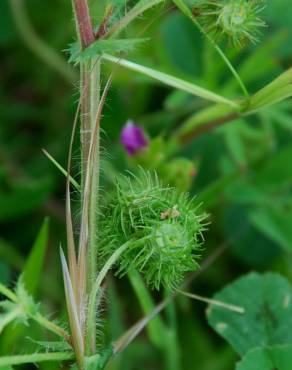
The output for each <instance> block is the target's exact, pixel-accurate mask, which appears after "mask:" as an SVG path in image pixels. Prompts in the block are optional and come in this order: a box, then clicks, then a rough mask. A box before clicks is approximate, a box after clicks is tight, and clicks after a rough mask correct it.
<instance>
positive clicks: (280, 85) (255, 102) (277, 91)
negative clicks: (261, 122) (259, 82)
mask: <svg viewBox="0 0 292 370" xmlns="http://www.w3.org/2000/svg"><path fill="white" fill-rule="evenodd" d="M291 96H292V68H290V69H288V70H287V71H285V72H283V73H282V74H281V75H280V76H278V77H277V78H276V79H275V80H274V81H272V82H271V83H270V84H268V85H267V86H265V87H264V88H263V89H261V90H260V91H258V92H257V93H256V94H254V95H253V96H252V97H251V100H250V105H249V109H248V110H249V111H254V110H257V109H259V108H263V107H267V106H269V105H272V104H275V103H278V102H280V101H282V100H284V99H287V98H289V97H291Z"/></svg>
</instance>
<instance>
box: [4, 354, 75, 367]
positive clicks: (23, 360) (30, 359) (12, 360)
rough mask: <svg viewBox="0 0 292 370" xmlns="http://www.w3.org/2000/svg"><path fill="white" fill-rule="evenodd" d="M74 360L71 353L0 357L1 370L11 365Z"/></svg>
mask: <svg viewBox="0 0 292 370" xmlns="http://www.w3.org/2000/svg"><path fill="white" fill-rule="evenodd" d="M73 358H74V354H73V353H71V352H57V353H53V352H52V353H32V354H27V355H14V356H3V357H0V369H1V368H2V367H7V366H10V365H21V364H30V363H38V362H44V361H57V362H60V361H68V360H72V359H73Z"/></svg>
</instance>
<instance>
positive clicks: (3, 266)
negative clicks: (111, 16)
mask: <svg viewBox="0 0 292 370" xmlns="http://www.w3.org/2000/svg"><path fill="white" fill-rule="evenodd" d="M92 3H93V4H92V6H93V8H94V10H95V14H96V15H97V20H98V14H99V6H100V4H98V3H97V2H96V3H95V2H92ZM289 3H290V1H289V0H281V1H272V0H269V1H268V2H267V7H266V9H265V20H266V22H267V24H268V28H267V29H265V30H264V31H263V37H262V39H261V42H260V44H259V45H256V46H250V47H248V48H247V49H244V51H238V50H236V49H232V48H231V50H230V47H229V50H230V55H229V56H230V58H231V60H232V61H233V63H234V64H235V65H236V67H237V68H238V71H239V73H240V75H241V77H242V79H243V80H244V82H245V83H246V84H247V85H248V87H249V89H250V91H256V90H257V89H259V88H260V87H262V86H263V85H264V84H265V83H268V82H269V81H270V80H271V79H272V78H274V77H276V76H277V75H278V74H279V73H280V72H281V71H283V70H284V69H285V68H287V67H288V66H289V65H291V55H292V49H291V43H290V42H289V40H290V39H291V37H292V28H291V24H292V13H291V12H290V11H287V9H289V5H290V4H289ZM26 8H27V11H28V13H29V16H30V18H31V20H32V23H33V25H34V27H35V30H36V32H37V34H38V35H39V36H40V37H41V38H42V39H43V40H45V42H46V43H47V44H48V45H50V46H51V47H52V48H54V49H56V50H58V51H60V54H61V55H62V56H63V57H64V59H66V58H68V55H67V54H66V52H65V51H64V50H65V49H66V48H67V47H68V44H69V43H71V42H72V41H73V34H74V25H73V21H72V14H71V4H70V1H67V0H59V1H56V2H54V4H52V3H49V2H39V1H36V0H27V1H26ZM142 29H144V32H143V34H141V35H140V34H139V33H140V32H141V30H142ZM127 34H128V37H132V38H136V37H137V35H138V37H143V38H144V37H145V38H147V37H149V38H150V40H151V42H145V43H142V44H141V45H139V46H138V47H137V49H136V50H135V52H134V53H130V54H129V59H132V57H133V58H134V59H135V60H137V61H139V62H141V64H143V65H148V66H153V67H155V68H157V69H158V70H160V71H164V72H167V73H172V74H174V75H176V76H179V77H182V78H184V79H187V80H189V81H192V82H195V83H198V84H200V85H201V86H203V87H206V88H208V89H211V90H213V91H215V92H218V93H220V94H223V95H225V96H233V95H236V94H237V93H239V91H238V87H237V85H236V84H235V83H234V81H233V79H232V77H231V76H230V73H229V72H228V71H227V70H226V68H225V66H224V64H223V62H222V61H221V60H220V59H219V57H218V56H217V55H216V54H215V53H214V51H213V50H212V49H211V48H210V46H209V45H208V44H207V43H206V42H205V41H204V40H203V38H202V37H201V35H200V34H199V32H198V31H197V30H196V29H195V28H194V27H193V25H192V23H191V22H190V21H189V20H188V19H186V18H185V17H184V16H183V15H182V14H181V13H179V12H178V11H176V10H175V9H173V8H172V7H170V6H164V5H162V6H159V7H157V8H155V9H154V10H151V11H150V12H148V13H147V14H146V15H145V16H144V17H143V18H141V19H139V20H138V21H137V22H135V23H134V24H133V25H131V27H129V28H128V29H127ZM0 45H1V50H0V53H1V58H0V68H1V74H0V81H1V84H0V222H1V229H0V232H1V234H0V256H1V262H0V281H1V282H2V283H6V284H8V285H11V284H13V282H14V281H15V280H16V277H17V276H18V274H19V272H20V270H21V269H22V268H23V267H24V265H25V263H26V264H27V265H29V264H33V266H35V264H34V262H33V259H35V260H38V262H39V264H38V266H39V269H33V274H34V275H30V277H28V279H31V281H33V282H34V284H33V285H31V284H30V286H31V289H33V290H34V292H35V293H36V298H37V300H38V301H42V302H44V306H45V310H47V311H48V312H56V311H60V312H63V311H64V300H63V285H62V282H61V267H60V262H59V255H58V252H59V243H60V241H61V243H62V242H63V241H64V239H65V236H64V230H65V227H64V221H65V218H64V178H63V177H62V175H61V174H60V173H59V172H58V171H56V169H55V167H54V166H53V165H52V163H51V162H50V161H48V159H47V158H46V157H45V156H44V155H43V153H42V152H41V149H42V148H45V149H46V150H48V152H49V153H51V154H53V155H54V157H55V158H56V159H57V160H58V161H59V162H60V163H61V164H64V163H65V161H66V155H67V146H68V141H69V140H68V137H69V133H70V130H71V124H72V120H73V115H74V110H75V108H76V100H77V96H76V94H75V95H74V92H75V91H76V93H77V75H76V76H75V72H76V71H74V69H73V66H72V65H71V66H68V71H67V74H68V75H67V74H66V73H65V74H64V73H63V74H61V73H56V71H55V70H53V69H52V68H50V66H48V65H47V64H45V63H43V62H42V61H40V59H39V58H38V57H37V56H36V55H35V54H34V53H32V52H31V50H29V49H28V48H27V46H26V45H25V43H24V42H23V40H22V38H21V37H20V35H19V33H18V31H17V28H16V26H15V22H14V20H13V17H12V13H11V9H10V6H9V1H8V0H3V1H1V2H0ZM229 46H230V45H229ZM109 68H111V66H109ZM68 76H69V77H68ZM72 93H73V94H72ZM72 95H73V97H72ZM109 95H110V96H109V99H108V102H107V106H106V109H105V112H104V119H103V128H104V130H105V133H104V134H103V136H102V142H103V146H104V157H105V158H106V160H105V161H104V173H103V176H102V181H103V185H104V189H105V190H104V191H109V190H110V188H111V185H112V179H113V177H114V175H115V173H116V172H117V171H121V170H123V169H125V168H130V169H133V168H134V167H135V166H136V164H137V162H139V159H135V160H130V159H129V158H128V157H127V155H126V153H125V151H124V149H123V148H122V146H121V145H120V143H119V135H120V130H121V128H122V126H123V125H124V123H125V122H126V121H127V120H128V119H129V118H131V119H133V120H134V121H135V122H136V123H138V124H140V125H142V126H143V127H144V128H145V130H146V132H147V134H148V135H149V138H152V141H151V146H153V147H154V149H153V152H150V153H149V154H148V155H149V158H146V159H145V158H144V159H143V160H144V163H143V164H144V166H146V167H147V166H150V164H152V165H153V163H155V166H159V163H160V162H159V158H160V157H159V156H161V155H162V156H165V157H166V156H167V150H168V148H169V145H170V142H171V140H170V138H171V137H175V135H176V133H177V130H178V128H179V127H180V126H181V125H182V124H183V123H185V122H192V123H194V122H195V123H196V120H197V121H198V122H200V117H199V116H198V112H199V110H200V109H202V108H204V106H205V104H206V103H205V102H204V101H202V100H201V99H197V98H195V97H193V96H189V95H187V94H186V93H183V92H178V91H176V92H174V91H173V90H171V89H169V88H167V87H165V86H162V85H160V84H158V83H156V82H155V81H153V80H150V79H148V78H146V77H141V75H138V74H135V73H132V72H129V71H127V70H124V69H121V68H119V69H118V72H117V73H116V74H115V78H114V84H113V87H112V88H111V91H110V94H109ZM158 136H159V137H158ZM291 136H292V123H291V103H290V101H285V102H282V103H280V104H278V105H275V106H272V107H270V108H266V109H265V110H263V111H260V112H259V113H258V114H256V115H252V116H249V117H247V118H245V119H243V118H240V119H237V120H235V121H232V122H229V123H227V124H226V125H224V126H220V127H218V128H217V129H216V130H213V131H210V132H207V133H204V134H200V135H197V136H196V137H195V138H194V139H192V140H190V141H189V142H188V143H187V144H185V145H183V146H181V147H179V148H176V155H177V156H179V157H180V158H187V159H189V160H191V161H192V162H193V165H194V169H195V172H194V173H195V176H194V177H192V178H191V180H190V179H186V180H185V181H183V183H182V184H181V183H179V184H177V185H178V186H181V187H189V185H190V184H191V186H190V192H191V194H197V195H198V199H199V200H202V201H203V202H204V207H205V208H206V209H207V211H208V212H209V213H210V215H211V224H210V225H209V232H208V233H207V234H206V249H205V251H204V252H203V257H204V259H206V258H208V256H210V255H212V252H213V251H215V250H216V249H217V248H218V247H219V246H221V247H222V246H224V248H225V249H224V254H223V255H222V256H221V257H220V259H218V260H217V261H216V262H215V263H213V264H212V265H211V266H210V267H209V268H208V269H206V271H204V273H203V274H201V275H200V276H199V277H198V278H197V279H196V280H194V281H193V283H192V285H191V290H192V291H196V292H198V293H200V294H203V295H204V296H211V295H213V294H214V293H215V292H216V291H218V290H220V289H221V288H222V287H223V286H225V285H226V284H227V283H230V282H232V281H234V280H235V279H237V278H238V277H239V276H242V275H244V274H246V273H249V272H250V271H253V270H256V271H258V272H259V273H265V272H266V271H274V272H278V273H280V274H281V275H282V276H284V277H285V278H286V279H287V280H288V281H290V282H291V281H292V270H291V260H290V258H291V250H292V229H291V226H290V224H291V220H292V197H291V195H292V194H291V189H292V187H291V186H292V170H291V168H292V167H291V166H290V162H291V157H292V144H291ZM162 137H163V139H162ZM154 138H155V139H154ZM165 143H167V144H165ZM155 145H156V146H155ZM78 156H79V153H78V150H77V148H76V149H75V159H76V161H77V162H78ZM157 157H158V158H157ZM170 157H171V158H172V156H171V155H170ZM108 159H110V161H109V160H108ZM140 160H142V159H140ZM181 167H182V166H174V167H173V168H172V167H169V168H167V169H163V170H161V173H162V177H163V176H164V177H165V178H167V180H169V179H170V180H171V181H174V182H175V181H176V179H177V178H178V177H179V178H180V179H181V178H182V176H181V174H180V173H179V172H178V173H177V172H175V171H178V168H181ZM78 171H79V169H78V166H76V168H75V173H76V174H78ZM170 175H173V176H172V177H171V176H170ZM75 199H76V203H77V202H78V196H77V195H76V196H75ZM46 216H48V217H49V218H50V222H49V223H48V221H45V223H44V224H43V222H44V219H45V217H46ZM41 225H43V228H42V231H40V234H39V236H38V239H37V240H36V236H37V234H38V232H39V230H40V228H41ZM44 225H45V226H44ZM48 225H49V226H48ZM48 227H49V239H48V242H47V237H46V228H48ZM44 228H45V229H44ZM34 240H36V241H35V245H36V243H41V245H42V247H39V248H37V252H35V253H36V254H35V255H34V256H33V254H31V255H30V260H29V262H25V261H26V257H27V256H28V254H29V253H30V250H31V248H32V246H33V244H34ZM40 240H41V241H40ZM63 244H64V242H63ZM44 248H46V250H44ZM34 250H36V249H34ZM44 254H45V257H44ZM41 262H43V263H41ZM28 269H29V268H28ZM30 269H32V268H30ZM38 270H39V271H38ZM32 276H33V277H32ZM269 277H270V275H269V274H265V275H259V274H255V273H251V274H250V275H248V277H247V279H249V280H253V279H254V280H256V281H255V282H254V281H252V282H248V280H245V283H242V286H240V288H241V289H242V293H241V294H242V297H245V299H252V298H251V294H252V293H255V292H254V286H255V284H258V286H259V289H261V288H260V287H261V286H262V285H261V284H263V286H265V284H264V282H263V281H261V279H265V281H266V280H269ZM242 279H243V278H242ZM281 279H283V278H281V277H278V278H277V279H276V280H273V281H274V283H273V284H275V285H277V284H278V285H277V286H275V287H274V286H273V287H271V288H269V289H268V292H266V293H265V294H267V297H268V298H267V299H272V300H273V301H274V300H276V299H279V300H280V301H281V299H282V296H281V290H284V293H283V294H284V296H285V292H286V290H289V289H290V290H291V287H290V285H289V282H288V281H286V280H285V281H284V280H281ZM241 281H242V280H238V281H237V283H235V284H240V282H241ZM36 282H37V284H35V283H36ZM266 284H268V283H267V282H266ZM136 289H138V290H139V287H138V288H137V287H136ZM140 289H142V288H141V287H140ZM226 289H227V290H223V291H222V292H221V293H220V294H221V295H222V297H223V298H224V294H231V293H230V291H232V285H231V286H230V287H229V288H226ZM228 289H229V290H228ZM262 289H267V288H262ZM260 291H261V290H260ZM108 295H109V297H108V300H110V301H111V302H112V304H111V306H110V310H109V312H108V317H109V324H108V327H107V332H108V334H109V336H111V337H112V336H114V337H116V336H118V335H119V334H121V333H122V332H123V330H124V328H125V327H127V326H129V325H130V324H131V323H133V322H134V321H135V320H136V319H138V318H139V317H140V316H141V314H142V310H141V307H140V306H139V303H138V302H137V300H136V298H135V294H134V291H133V289H132V286H131V284H130V283H129V282H128V281H127V279H126V278H125V279H122V280H121V281H118V282H117V281H116V280H115V281H113V280H110V281H109V293H108ZM259 295H260V293H259ZM278 295H279V297H278ZM219 297H220V295H219ZM222 297H221V298H222ZM263 297H264V293H263ZM159 298H161V297H160V296H159V294H158V293H155V299H157V301H158V300H159ZM263 300H264V298H263ZM133 302H135V303H133ZM254 305H255V311H256V310H257V308H258V307H257V305H259V306H260V307H262V305H261V301H260V299H259V302H257V300H256V299H255V300H254ZM145 307H147V303H146V306H144V309H145ZM105 308H106V307H105ZM204 311H205V305H204V304H201V303H197V302H192V301H189V300H187V299H186V298H184V297H179V298H177V299H176V304H175V308H174V306H170V308H169V309H168V310H166V312H165V313H164V317H165V320H166V322H167V323H168V336H169V340H170V341H171V340H172V341H174V342H175V346H176V348H177V349H178V350H177V351H176V354H175V356H176V358H174V359H168V360H167V359H166V360H165V359H163V352H161V351H160V350H159V343H158V345H157V342H156V345H155V338H154V340H153V335H154V336H155V334H153V331H152V338H151V326H150V330H149V331H148V335H147V333H145V334H143V335H141V336H140V337H139V338H138V339H137V340H136V341H135V342H134V343H133V344H132V346H131V347H129V349H128V350H127V351H126V352H125V353H124V354H123V355H122V356H120V357H118V358H117V359H116V361H115V362H113V363H112V364H111V365H110V366H109V368H111V369H115V370H118V369H128V370H130V369H137V368H139V369H140V370H143V369H145V370H146V369H147V370H149V369H162V367H161V364H162V363H163V364H165V368H166V369H171V370H180V369H181V370H193V369H194V368H196V367H198V368H200V369H202V370H213V369H216V370H220V369H222V370H228V369H233V368H234V363H235V362H236V361H238V360H239V356H238V354H237V353H239V354H240V356H242V355H245V354H246V352H247V350H250V349H251V350H253V351H251V352H249V353H248V354H247V355H246V356H245V357H244V359H243V360H242V362H241V363H240V364H239V365H238V369H239V370H248V369H252V367H250V366H251V365H250V364H252V363H253V362H254V361H262V362H263V364H266V365H263V366H266V368H267V369H269V367H268V366H269V365H270V364H269V363H268V361H270V356H269V357H268V358H266V357H267V356H266V352H265V350H263V349H262V348H257V347H259V346H262V345H263V341H264V344H265V345H268V346H271V345H278V347H273V348H272V349H271V350H270V351H271V352H273V353H276V354H274V355H273V356H272V357H273V358H276V360H275V361H288V363H289V357H288V359H287V356H289V353H288V352H289V351H287V343H288V342H290V343H291V342H292V339H290V336H291V335H290V334H289V333H286V334H283V333H282V332H281V334H279V336H280V337H281V338H282V341H278V340H277V332H275V333H273V334H274V336H273V338H272V339H271V338H270V337H269V336H268V339H267V338H266V337H265V336H264V337H261V336H260V335H259V337H258V336H256V335H255V333H257V332H258V331H259V332H260V331H261V329H256V328H254V329H253V331H252V334H251V335H252V341H248V346H249V348H247V347H246V346H245V345H244V343H238V342H237V338H235V339H234V337H233V334H232V333H233V331H232V328H231V330H230V332H229V331H226V334H224V335H223V336H224V337H225V338H227V340H228V342H229V343H230V344H231V346H230V345H229V344H228V343H227V342H225V341H224V340H223V338H221V336H218V335H217V334H216V333H215V332H214V331H212V330H211V329H210V327H209V326H208V323H207V320H206V318H205V315H204ZM290 311H291V309H290ZM221 314H222V313H221ZM285 314H287V319H286V321H285V322H286V325H288V323H289V320H290V321H291V319H290V317H291V314H290V315H288V314H289V311H287V312H286V313H285ZM64 315H65V311H64ZM267 315H269V313H267ZM273 315H274V316H275V317H278V315H281V312H279V311H278V308H277V307H276V308H275V313H274V314H273ZM207 316H208V320H209V322H210V324H211V326H213V327H214V328H215V330H216V331H218V332H219V334H221V335H222V332H221V333H220V330H221V331H222V330H223V331H224V327H223V329H222V325H221V326H220V325H219V327H218V323H219V324H220V323H221V324H222V320H224V321H223V322H224V323H225V324H226V320H225V318H222V317H217V316H216V310H214V311H213V312H211V313H210V312H209V313H208V315H207ZM274 316H273V317H274ZM248 319H249V318H248V317H247V318H246V320H248ZM272 321H273V320H272ZM158 322H159V321H158ZM24 325H25V323H20V324H19V325H17V326H15V325H10V326H8V327H7V328H6V329H5V330H4V332H3V333H2V335H1V337H0V354H1V355H2V354H4V353H7V351H8V350H9V351H10V352H11V351H12V352H13V351H14V350H15V351H18V352H19V349H21V352H26V351H28V350H29V349H30V348H31V347H32V345H33V343H32V341H31V340H29V339H27V340H25V341H24V343H25V345H23V340H22V339H23V328H24ZM216 325H217V326H216ZM244 325H245V324H244V323H243V322H240V323H238V326H236V328H238V327H242V326H243V327H244ZM259 325H260V323H259ZM271 325H272V324H271ZM31 330H33V331H34V335H33V336H34V337H39V338H40V340H41V338H43V334H44V333H42V332H41V331H40V329H39V328H38V327H37V326H33V327H32V329H31ZM271 330H272V329H271ZM279 330H280V329H279ZM286 335H287V336H286ZM244 336H246V338H247V334H246V333H245V334H244ZM149 338H150V340H149ZM156 339H157V338H156ZM106 340H107V338H105V341H106ZM257 340H258V342H257ZM158 341H159V339H158ZM20 342H21V343H22V344H21V347H20ZM280 345H282V346H280ZM283 345H286V347H285V346H283ZM255 348H257V349H255ZM277 358H281V359H280V360H277ZM283 358H284V360H283ZM290 363H291V361H290ZM272 365H274V366H275V367H277V366H279V365H277V364H272ZM163 366H164V365H163ZM283 366H284V365H283ZM24 368H25V367H24ZM28 368H31V367H28ZM54 368H56V369H57V368H58V365H55V364H50V363H46V364H42V365H41V369H44V370H45V369H54ZM286 368H287V369H288V367H286ZM286 368H285V367H283V368H282V367H281V370H282V369H283V370H285V369H286ZM263 369H264V367H263Z"/></svg>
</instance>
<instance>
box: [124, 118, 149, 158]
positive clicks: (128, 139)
mask: <svg viewBox="0 0 292 370" xmlns="http://www.w3.org/2000/svg"><path fill="white" fill-rule="evenodd" d="M121 143H122V144H123V146H124V147H125V149H126V151H127V153H128V154H129V155H131V156H132V155H134V154H135V153H136V152H137V151H139V150H140V149H142V148H145V147H147V145H148V140H147V138H146V136H145V134H144V132H143V129H142V128H141V127H139V126H137V125H135V124H134V123H133V122H132V121H128V122H127V123H126V125H125V126H124V127H123V129H122V132H121Z"/></svg>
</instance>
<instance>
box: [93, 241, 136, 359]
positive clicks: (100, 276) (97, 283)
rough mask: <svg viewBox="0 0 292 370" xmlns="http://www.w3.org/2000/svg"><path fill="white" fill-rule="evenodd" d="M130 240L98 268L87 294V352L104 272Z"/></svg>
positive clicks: (106, 271) (105, 272) (109, 267)
mask: <svg viewBox="0 0 292 370" xmlns="http://www.w3.org/2000/svg"><path fill="white" fill-rule="evenodd" d="M129 244H130V241H129V242H127V243H125V244H123V245H121V246H120V247H119V248H118V249H117V250H116V251H115V252H114V253H113V254H112V255H111V256H110V258H109V259H108V260H107V261H106V263H105V264H104V266H103V267H102V269H101V270H100V272H99V274H98V276H97V278H96V280H95V282H94V284H93V286H92V290H91V292H90V295H89V302H88V313H87V336H86V341H87V343H86V349H87V354H90V353H94V351H95V347H93V345H92V342H91V341H92V338H93V337H94V336H95V322H96V310H97V307H96V299H97V296H98V293H99V291H100V287H101V283H102V282H103V280H104V278H105V276H106V274H107V273H108V271H109V270H110V269H111V267H112V266H113V265H114V264H115V262H116V261H117V260H118V259H119V257H120V255H121V254H122V253H123V252H124V251H125V250H126V248H127V247H128V245H129Z"/></svg>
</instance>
